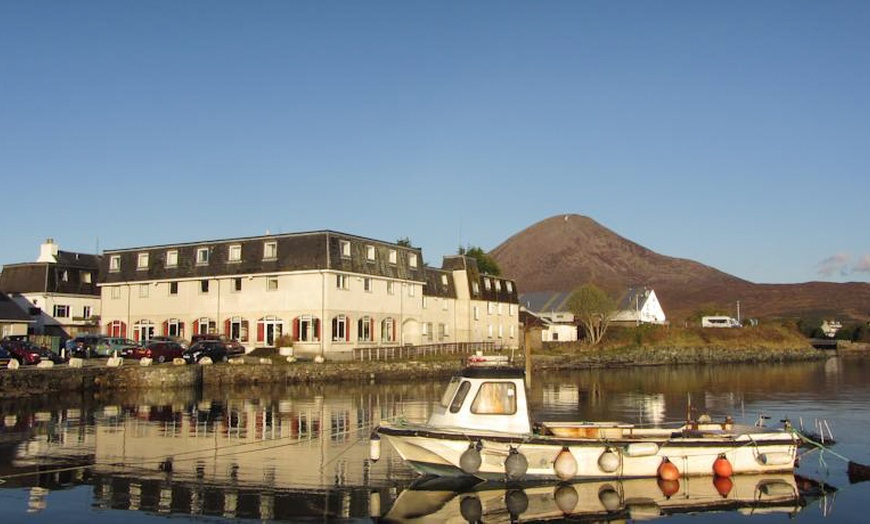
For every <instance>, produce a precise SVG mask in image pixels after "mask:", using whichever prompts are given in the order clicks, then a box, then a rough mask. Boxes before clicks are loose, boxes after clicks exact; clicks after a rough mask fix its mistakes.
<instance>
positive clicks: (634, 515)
mask: <svg viewBox="0 0 870 524" xmlns="http://www.w3.org/2000/svg"><path fill="white" fill-rule="evenodd" d="M626 506H627V509H628V518H630V519H631V520H652V519H657V518H659V517H661V516H662V508H660V507H659V505H658V504H656V503H655V501H653V500H651V501H649V502H634V503H631V504H626Z"/></svg>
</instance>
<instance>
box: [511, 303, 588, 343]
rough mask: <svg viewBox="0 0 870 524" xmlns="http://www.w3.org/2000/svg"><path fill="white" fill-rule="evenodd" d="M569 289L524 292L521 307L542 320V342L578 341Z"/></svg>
mask: <svg viewBox="0 0 870 524" xmlns="http://www.w3.org/2000/svg"><path fill="white" fill-rule="evenodd" d="M570 297H571V293H570V292H568V291H539V292H533V293H523V294H522V295H520V297H519V301H520V304H521V307H522V308H523V309H524V310H525V311H526V312H528V313H529V314H531V315H533V316H535V317H537V318H538V319H539V320H540V326H541V341H542V342H576V341H577V340H578V331H577V324H576V322H575V321H574V314H573V313H571V311H569V310H568V306H567V303H568V298H570Z"/></svg>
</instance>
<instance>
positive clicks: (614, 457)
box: [598, 448, 619, 473]
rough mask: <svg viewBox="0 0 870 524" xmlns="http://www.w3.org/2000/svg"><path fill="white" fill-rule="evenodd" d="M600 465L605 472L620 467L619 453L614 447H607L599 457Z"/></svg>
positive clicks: (611, 471)
mask: <svg viewBox="0 0 870 524" xmlns="http://www.w3.org/2000/svg"><path fill="white" fill-rule="evenodd" d="M598 467H599V468H601V471H603V472H605V473H613V472H614V471H616V470H617V469H619V454H618V453H616V452H615V451H613V450H612V449H609V448H608V449H606V450H605V451H604V453H602V454H601V456H600V457H598Z"/></svg>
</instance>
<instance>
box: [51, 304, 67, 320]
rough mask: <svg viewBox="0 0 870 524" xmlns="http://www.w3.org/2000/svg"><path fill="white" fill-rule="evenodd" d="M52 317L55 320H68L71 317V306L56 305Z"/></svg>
mask: <svg viewBox="0 0 870 524" xmlns="http://www.w3.org/2000/svg"><path fill="white" fill-rule="evenodd" d="M52 316H53V317H54V318H68V317H69V306H68V305H66V304H55V305H54V314H53V315H52Z"/></svg>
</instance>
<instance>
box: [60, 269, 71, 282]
mask: <svg viewBox="0 0 870 524" xmlns="http://www.w3.org/2000/svg"><path fill="white" fill-rule="evenodd" d="M60 279H61V281H63V282H69V271H67V270H66V269H64V270H63V273H61V274H60Z"/></svg>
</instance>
